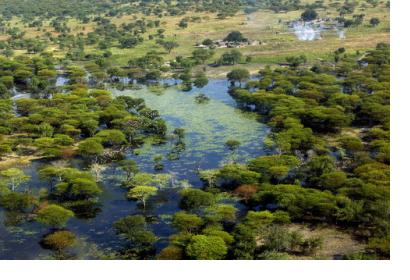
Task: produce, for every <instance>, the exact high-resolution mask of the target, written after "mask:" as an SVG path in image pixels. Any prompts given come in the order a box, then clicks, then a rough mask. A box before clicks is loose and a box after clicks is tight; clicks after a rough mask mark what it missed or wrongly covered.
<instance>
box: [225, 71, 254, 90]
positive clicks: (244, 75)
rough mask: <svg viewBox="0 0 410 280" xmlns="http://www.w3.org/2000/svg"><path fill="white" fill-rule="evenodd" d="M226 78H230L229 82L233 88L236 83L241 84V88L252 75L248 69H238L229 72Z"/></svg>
mask: <svg viewBox="0 0 410 280" xmlns="http://www.w3.org/2000/svg"><path fill="white" fill-rule="evenodd" d="M226 77H227V78H228V81H230V82H231V84H232V85H233V86H234V85H235V83H236V82H239V87H242V82H245V81H247V80H248V79H249V77H250V74H249V71H248V70H247V69H244V68H237V69H233V70H232V71H231V72H229V73H228V74H227V75H226Z"/></svg>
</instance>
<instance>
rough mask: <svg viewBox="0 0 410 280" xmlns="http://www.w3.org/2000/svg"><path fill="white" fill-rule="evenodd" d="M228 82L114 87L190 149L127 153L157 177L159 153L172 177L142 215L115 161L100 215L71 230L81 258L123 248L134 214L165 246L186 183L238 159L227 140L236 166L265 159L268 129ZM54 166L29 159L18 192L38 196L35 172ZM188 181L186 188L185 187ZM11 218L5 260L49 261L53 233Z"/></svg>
mask: <svg viewBox="0 0 410 280" xmlns="http://www.w3.org/2000/svg"><path fill="white" fill-rule="evenodd" d="M227 91H228V82H227V81H226V80H218V79H214V80H210V81H209V84H208V85H207V86H205V87H204V88H202V89H196V88H194V89H193V90H191V91H189V92H183V91H180V90H178V89H177V88H175V87H170V88H167V89H166V90H165V91H164V92H163V93H162V94H160V95H159V94H156V93H152V92H150V91H149V90H148V88H146V87H144V86H143V87H142V89H140V90H124V91H119V90H114V89H113V90H112V92H113V93H114V94H115V95H129V96H134V97H141V98H143V99H144V100H145V101H146V104H147V105H148V106H149V107H150V108H152V109H156V110H158V111H159V112H160V114H161V117H162V118H164V119H165V121H166V122H167V126H168V133H169V134H171V133H172V131H173V129H174V128H176V127H181V128H184V129H185V132H186V136H185V143H186V149H185V150H184V151H183V152H182V153H181V154H180V158H179V159H177V160H171V159H168V158H167V155H168V153H169V152H170V151H171V150H172V148H173V145H174V143H173V141H169V143H167V144H164V145H151V144H149V143H147V144H145V145H144V147H142V148H141V149H140V154H139V155H134V153H133V152H132V151H129V152H128V154H127V158H129V159H133V160H135V161H136V162H137V164H138V167H139V169H140V170H141V171H142V172H150V173H156V172H155V170H154V162H153V157H154V156H155V155H162V156H163V158H164V160H163V164H164V169H163V170H162V171H160V173H166V174H169V176H170V177H171V179H172V180H171V182H172V184H166V185H164V186H162V187H161V188H160V191H159V192H158V195H156V196H155V197H154V198H153V199H151V200H150V201H148V203H147V209H146V210H145V211H144V210H143V209H141V208H140V207H138V205H137V203H136V202H135V201H129V200H127V199H126V198H125V194H126V190H124V189H123V188H121V186H120V183H121V180H119V173H120V172H119V170H118V168H116V165H115V164H110V165H109V166H107V168H106V169H105V171H104V177H103V178H104V179H103V180H102V182H101V183H100V185H101V187H102V189H103V193H102V195H101V196H100V197H99V207H98V211H96V215H95V217H89V218H73V219H71V220H70V221H69V222H68V224H67V226H66V228H67V229H68V230H70V231H72V232H74V233H75V234H76V236H77V237H78V239H79V242H77V244H76V246H75V247H74V248H73V249H72V250H71V253H73V254H74V255H75V256H76V258H79V259H95V258H98V257H99V256H101V255H103V254H104V255H107V254H110V253H113V252H115V251H116V250H118V249H120V248H121V247H122V246H123V244H124V241H123V240H121V238H120V237H119V236H118V235H116V233H115V231H114V229H113V228H112V224H113V222H115V221H116V220H118V219H120V218H122V217H125V216H127V215H132V214H143V215H145V216H147V218H148V220H149V221H150V224H149V227H150V228H151V229H152V230H153V231H154V233H155V234H156V235H157V236H158V237H159V241H158V242H157V243H156V244H155V247H156V249H157V250H160V249H161V248H163V247H164V246H166V244H167V240H168V237H169V236H170V235H171V234H173V233H174V229H173V228H172V226H171V225H170V222H171V217H172V214H173V213H175V212H176V211H178V210H179V208H178V199H179V197H178V192H179V190H180V189H181V187H182V186H186V183H189V184H190V185H192V186H193V187H200V186H201V182H200V180H199V178H198V175H197V170H198V169H212V168H217V167H219V166H220V165H222V164H223V163H226V162H230V161H232V160H233V158H232V157H233V155H232V153H231V152H230V151H228V149H227V148H226V147H225V142H226V141H227V140H229V139H235V140H239V141H240V142H241V146H240V147H239V149H238V151H237V153H236V155H235V161H237V162H245V161H246V160H247V159H249V158H252V157H256V156H260V155H264V154H265V153H266V151H265V150H264V146H263V143H262V142H263V138H264V136H265V135H266V134H267V133H268V127H267V126H266V125H264V124H262V123H260V122H258V121H257V119H256V115H254V114H252V113H249V112H242V111H240V110H239V109H237V108H236V104H235V101H234V100H233V99H232V98H231V97H230V96H229V94H228V92H227ZM198 93H203V94H205V95H207V96H208V97H209V98H210V101H209V102H208V103H205V104H197V103H196V102H195V96H196V95H197V94H198ZM46 164H50V162H45V161H43V160H38V161H34V162H32V164H30V165H29V166H25V167H23V169H24V170H25V172H26V173H27V174H28V175H30V176H31V180H30V181H29V182H28V183H27V184H25V185H24V186H22V187H21V188H20V191H22V190H24V189H27V188H30V189H31V190H32V191H33V192H38V190H39V189H40V188H44V187H47V183H46V182H43V181H41V180H39V178H38V175H37V171H38V168H40V167H41V166H44V165H46ZM70 164H71V165H72V166H75V167H77V168H80V169H85V168H86V166H84V165H85V163H84V162H82V161H81V160H80V159H74V160H72V162H71V163H70ZM183 182H184V184H182V183H183ZM224 203H232V204H235V205H236V206H237V207H238V208H241V205H240V204H239V203H238V202H237V201H235V200H233V199H224ZM14 218H15V217H14V215H13V214H12V213H7V212H5V211H4V210H2V209H0V259H44V258H50V255H51V251H49V250H46V249H43V248H42V247H41V246H40V244H39V241H40V240H41V238H42V236H43V235H45V234H47V233H48V232H49V229H48V228H47V227H45V226H42V225H40V224H39V223H37V222H35V221H26V222H23V223H21V224H17V225H12V224H13V223H12V221H13V220H15V219H14Z"/></svg>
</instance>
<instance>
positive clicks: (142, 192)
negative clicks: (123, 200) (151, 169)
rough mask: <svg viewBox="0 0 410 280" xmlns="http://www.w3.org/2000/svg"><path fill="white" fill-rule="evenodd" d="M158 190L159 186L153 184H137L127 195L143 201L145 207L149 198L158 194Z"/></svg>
mask: <svg viewBox="0 0 410 280" xmlns="http://www.w3.org/2000/svg"><path fill="white" fill-rule="evenodd" d="M157 191H158V188H157V187H153V186H136V187H134V188H132V189H130V191H129V192H128V195H127V196H128V198H131V199H136V200H139V201H141V202H142V205H143V206H144V209H145V206H146V202H147V199H148V198H150V197H152V196H154V195H156V194H157Z"/></svg>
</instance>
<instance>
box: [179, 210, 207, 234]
mask: <svg viewBox="0 0 410 280" xmlns="http://www.w3.org/2000/svg"><path fill="white" fill-rule="evenodd" d="M203 223H204V222H203V220H202V219H201V217H199V216H197V215H195V214H188V213H186V212H184V211H180V212H177V213H175V214H174V217H173V219H172V225H173V226H174V227H175V228H177V229H178V230H179V231H185V232H189V233H192V232H195V231H197V230H198V229H199V228H200V227H201V226H202V225H203Z"/></svg>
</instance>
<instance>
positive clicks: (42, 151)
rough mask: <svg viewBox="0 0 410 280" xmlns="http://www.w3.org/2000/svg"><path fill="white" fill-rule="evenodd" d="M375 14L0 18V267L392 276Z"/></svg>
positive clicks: (348, 6) (245, 7)
mask: <svg viewBox="0 0 410 280" xmlns="http://www.w3.org/2000/svg"><path fill="white" fill-rule="evenodd" d="M389 199H390V1H384V0H319V1H314V0H275V1H270V0H260V1H245V0H227V1H226V0H225V1H224V0H201V1H194V0H184V1H168V0H143V1H142V0H141V1H140V0H89V1H85V0H84V1H83V0H60V1H53V0H24V1H23V0H21V1H20V0H2V1H0V259H1V260H389V259H390V201H389Z"/></svg>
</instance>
